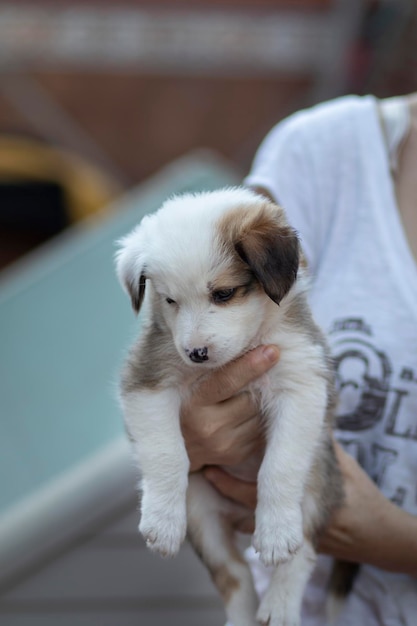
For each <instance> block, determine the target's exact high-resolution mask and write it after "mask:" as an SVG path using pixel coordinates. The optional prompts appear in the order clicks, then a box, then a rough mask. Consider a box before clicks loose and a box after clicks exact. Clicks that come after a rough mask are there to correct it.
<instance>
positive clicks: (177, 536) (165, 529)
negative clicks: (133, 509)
mask: <svg viewBox="0 0 417 626" xmlns="http://www.w3.org/2000/svg"><path fill="white" fill-rule="evenodd" d="M186 530H187V520H186V512H185V506H184V507H181V508H180V507H178V506H177V507H172V508H171V509H170V510H169V509H168V510H167V508H164V509H163V510H156V509H153V510H152V511H150V510H142V516H141V520H140V524H139V531H140V533H141V534H142V536H143V538H144V540H145V542H146V545H147V547H148V548H150V550H152V551H153V552H158V553H159V554H160V555H161V556H163V557H165V558H170V557H173V556H175V555H176V554H177V553H178V551H179V549H180V547H181V544H182V542H183V541H184V539H185V534H186Z"/></svg>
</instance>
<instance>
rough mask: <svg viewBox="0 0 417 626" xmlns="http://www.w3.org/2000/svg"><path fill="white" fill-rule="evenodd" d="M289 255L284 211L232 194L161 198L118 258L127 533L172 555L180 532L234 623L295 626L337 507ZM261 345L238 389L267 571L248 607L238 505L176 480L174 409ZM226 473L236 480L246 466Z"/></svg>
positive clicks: (298, 281) (318, 388)
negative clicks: (129, 449) (245, 410)
mask: <svg viewBox="0 0 417 626" xmlns="http://www.w3.org/2000/svg"><path fill="white" fill-rule="evenodd" d="M299 259H300V253H299V242H298V239H297V236H296V233H295V232H294V231H293V229H292V228H290V227H289V225H288V223H287V221H286V218H285V215H284V212H283V210H282V209H281V208H280V207H278V206H277V205H275V204H273V203H271V202H269V201H268V200H266V199H265V198H263V197H261V196H259V195H256V194H255V193H253V192H251V191H249V190H246V189H241V188H233V189H225V190H220V191H216V192H210V193H201V194H195V195H194V194H188V195H184V196H178V197H174V198H172V199H170V200H168V201H167V202H166V203H165V204H164V205H163V206H162V208H161V209H160V210H159V211H158V212H157V213H155V214H154V215H151V216H149V217H146V218H144V219H143V221H142V222H141V224H140V225H139V226H138V227H137V228H136V229H135V230H134V231H133V232H132V233H131V234H130V235H128V236H127V237H125V238H124V239H123V240H122V241H121V248H120V250H119V252H118V254H117V270H118V275H119V278H120V280H121V282H122V283H123V285H124V287H125V288H126V290H127V292H128V293H129V295H130V297H131V299H132V303H133V307H134V309H135V310H136V311H139V309H140V308H141V306H142V305H143V313H144V318H143V324H142V328H141V334H140V337H139V339H138V340H137V342H136V343H135V344H134V346H133V348H132V349H131V351H130V354H129V356H128V359H127V362H126V365H125V368H124V372H123V375H122V383H121V399H122V406H123V411H124V416H125V422H126V426H127V430H128V432H129V435H130V437H131V439H132V441H133V447H134V451H135V454H136V458H137V462H138V465H139V467H140V471H141V492H142V499H141V521H140V525H139V529H140V532H141V533H142V534H143V536H144V538H145V540H146V543H147V545H148V546H149V547H150V548H151V549H152V550H155V551H157V552H160V553H161V554H162V555H164V556H172V555H174V554H176V553H177V552H178V550H179V548H180V545H181V542H182V541H183V539H184V537H185V534H186V530H187V525H188V532H189V536H190V539H191V542H192V543H193V545H194V547H195V549H196V551H197V552H198V554H199V555H200V556H201V558H202V560H203V562H204V563H205V564H206V566H207V567H208V569H209V570H210V572H211V575H212V578H213V580H214V582H215V584H216V585H217V587H218V589H219V592H220V593H221V595H222V597H223V599H224V602H225V606H226V612H227V616H228V619H229V620H230V622H231V623H232V624H233V626H254V625H255V624H256V622H257V620H258V621H259V622H261V623H262V624H269V625H270V626H284V625H285V626H290V625H291V626H295V625H296V624H298V623H299V613H300V604H301V599H302V594H303V590H304V587H305V584H306V582H307V579H308V578H309V575H310V573H311V570H312V568H313V565H314V561H315V549H314V544H315V540H316V536H317V532H318V531H319V530H320V529H321V528H322V527H323V525H324V524H325V523H326V521H327V520H328V517H329V514H330V512H331V511H332V510H333V508H334V507H335V506H337V505H338V504H339V503H340V500H341V493H342V490H341V482H340V475H339V470H338V467H337V464H336V461H335V457H334V453H333V447H332V445H331V414H332V403H333V388H332V375H331V367H330V365H329V360H328V356H327V350H326V345H325V342H324V340H323V337H322V335H321V333H320V331H319V330H318V328H317V326H316V325H315V324H314V322H313V320H312V317H311V314H310V310H309V308H308V305H307V301H306V289H307V279H306V277H305V270H304V269H303V266H302V265H303V264H300V260H299ZM145 286H146V289H145ZM263 343H268V344H269V343H272V344H277V345H278V346H279V347H280V350H281V356H280V360H279V362H278V364H277V365H275V366H274V368H273V369H272V370H271V371H270V372H269V373H268V375H267V376H265V377H263V378H262V379H261V380H258V381H256V382H254V383H252V384H251V385H250V390H251V391H252V392H253V393H254V395H255V397H256V398H258V399H259V410H260V412H261V414H262V415H263V418H264V425H265V433H266V442H267V443H266V450H265V454H264V457H263V460H262V464H261V466H260V469H259V472H258V473H257V481H258V505H257V508H256V516H255V534H254V537H253V545H254V547H255V549H256V550H257V551H258V552H259V556H260V559H261V560H262V562H263V563H264V564H266V565H274V566H276V569H275V570H274V574H273V576H272V582H271V585H270V588H269V590H268V591H267V593H266V595H265V596H264V597H263V599H262V602H261V604H260V606H259V607H258V600H257V597H256V594H255V591H254V587H253V582H252V579H251V575H250V571H249V569H248V567H247V565H246V564H245V562H244V560H243V559H242V557H241V556H240V553H239V552H238V550H237V549H236V546H235V543H234V533H233V523H234V522H236V519H237V518H238V517H239V515H242V510H240V509H239V508H238V507H235V506H234V505H232V504H231V503H230V502H229V501H226V500H225V499H223V498H222V497H221V496H220V495H219V494H218V493H216V492H215V490H214V489H213V488H212V487H211V486H210V485H209V484H208V483H207V482H206V481H205V479H204V478H203V477H202V475H201V474H196V475H192V476H190V477H189V476H188V469H189V461H188V457H187V452H186V449H185V446H184V441H183V437H182V434H181V428H180V407H181V405H182V403H183V402H184V401H186V400H187V397H189V394H190V392H191V390H192V388H193V385H195V384H196V383H197V382H199V381H200V380H201V378H202V377H204V376H206V375H207V374H208V372H210V371H211V370H213V369H217V368H221V367H222V366H224V365H225V364H226V363H228V362H229V361H232V360H233V359H236V358H237V357H239V356H240V355H242V354H243V353H245V352H246V351H248V350H251V349H252V348H254V347H255V346H258V345H260V344H263ZM249 465H250V464H248V468H249ZM252 465H253V464H252ZM234 469H235V470H236V471H237V472H239V475H242V473H243V474H244V475H245V467H239V468H234ZM246 475H247V476H248V478H249V477H250V476H249V474H246Z"/></svg>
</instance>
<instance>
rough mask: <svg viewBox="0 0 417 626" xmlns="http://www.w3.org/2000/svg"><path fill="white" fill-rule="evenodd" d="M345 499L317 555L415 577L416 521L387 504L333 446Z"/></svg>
mask: <svg viewBox="0 0 417 626" xmlns="http://www.w3.org/2000/svg"><path fill="white" fill-rule="evenodd" d="M335 451H336V456H337V460H338V462H339V466H340V469H341V472H342V476H343V481H344V489H345V499H344V502H343V503H342V505H341V507H340V508H338V509H337V510H336V511H335V512H334V513H333V515H332V517H331V519H330V522H329V525H328V526H327V528H326V529H325V531H324V532H323V534H322V536H321V537H320V541H319V551H320V552H323V553H326V554H330V555H332V556H334V557H336V558H338V559H341V560H346V561H353V562H355V563H368V564H371V565H374V566H376V567H379V568H381V569H385V570H389V571H393V572H402V573H408V574H411V575H413V576H417V518H416V517H414V516H412V515H410V514H409V513H407V512H406V511H404V510H403V509H401V508H400V507H398V506H396V505H395V504H394V503H393V502H391V501H390V500H388V499H387V498H386V497H385V496H384V495H383V494H382V492H381V491H380V490H379V489H378V487H377V485H376V484H375V483H374V482H373V481H372V480H371V479H370V478H369V476H368V475H367V474H366V472H364V470H363V469H362V468H361V467H360V465H359V464H358V463H357V462H356V460H355V459H354V458H353V457H351V456H350V455H349V454H347V453H346V452H345V451H344V450H343V448H342V447H341V446H340V444H338V443H337V442H335Z"/></svg>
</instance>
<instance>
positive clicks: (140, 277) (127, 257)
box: [116, 226, 146, 313]
mask: <svg viewBox="0 0 417 626" xmlns="http://www.w3.org/2000/svg"><path fill="white" fill-rule="evenodd" d="M141 235H142V233H141V228H140V226H139V227H138V228H137V229H135V230H134V231H133V232H132V233H130V234H129V235H127V236H126V237H123V239H121V240H120V241H119V242H118V244H119V245H120V249H119V250H118V251H117V253H116V272H117V276H118V278H119V281H120V283H121V285H122V287H123V288H124V290H125V291H126V292H127V294H128V295H129V296H130V299H131V302H132V307H133V310H134V311H135V313H139V310H140V307H141V306H142V302H143V298H144V295H145V283H146V271H145V270H146V267H145V260H144V256H143V248H142V239H143V238H142V236H141Z"/></svg>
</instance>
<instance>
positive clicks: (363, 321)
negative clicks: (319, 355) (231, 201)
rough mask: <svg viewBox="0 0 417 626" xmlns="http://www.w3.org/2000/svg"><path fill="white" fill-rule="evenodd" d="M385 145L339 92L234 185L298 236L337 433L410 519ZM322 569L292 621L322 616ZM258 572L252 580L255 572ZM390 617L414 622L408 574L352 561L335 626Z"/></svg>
mask: <svg viewBox="0 0 417 626" xmlns="http://www.w3.org/2000/svg"><path fill="white" fill-rule="evenodd" d="M388 109H389V107H388ZM388 113H389V111H388ZM388 118H389V115H388V117H387V119H388ZM388 122H389V119H388ZM389 126H390V124H388V127H389ZM394 139H395V138H394ZM388 143H389V142H388ZM397 144H398V137H397V139H395V141H394V147H396V145H397ZM388 152H389V151H388V149H387V142H386V139H385V137H384V133H383V132H382V128H381V123H380V118H379V114H378V104H377V100H376V99H375V98H373V97H371V96H367V97H356V96H349V97H344V98H340V99H338V100H334V101H332V102H329V103H325V104H321V105H318V106H316V107H314V108H312V109H309V110H306V111H301V112H299V113H297V114H295V115H293V116H291V117H290V118H288V119H287V120H285V121H284V122H281V123H280V124H278V125H277V126H276V127H275V128H273V129H272V131H271V132H270V133H269V134H268V136H267V137H266V139H265V141H264V142H263V144H262V145H261V147H260V149H259V151H258V153H257V155H256V157H255V161H254V164H253V169H252V171H251V173H250V175H249V176H248V177H247V178H246V180H245V184H246V185H251V186H258V187H259V186H260V187H264V188H265V189H266V190H268V191H269V192H270V193H271V194H272V195H273V196H274V197H275V198H276V199H277V200H278V201H279V202H280V204H282V206H283V207H284V208H285V209H286V212H287V215H288V219H289V221H290V223H291V224H292V226H294V227H295V228H296V229H297V231H298V232H299V234H300V238H301V242H302V246H303V249H304V252H305V254H306V257H307V260H308V262H309V266H310V271H311V274H312V290H311V306H312V309H313V313H314V316H315V319H316V321H317V322H318V323H319V325H320V326H321V327H322V328H323V330H324V331H325V333H326V335H327V337H328V339H329V342H330V346H331V350H332V353H333V357H334V360H335V365H336V372H337V381H338V386H339V394H340V403H339V408H338V413H337V430H336V434H337V437H338V439H339V441H340V442H341V443H342V444H343V445H344V447H345V449H346V450H347V451H348V452H350V453H351V454H352V455H353V456H355V458H356V459H357V460H358V461H359V463H360V464H361V465H362V467H364V469H365V470H366V471H367V472H368V474H369V475H370V476H371V477H372V478H373V479H374V480H375V481H376V483H377V484H378V487H379V488H380V489H381V491H382V492H383V493H384V494H385V496H386V497H387V498H389V499H391V500H393V501H394V502H395V503H396V504H398V505H399V506H401V507H403V508H404V509H405V510H407V511H408V512H410V513H411V514H414V515H417V264H416V261H415V259H414V257H413V256H412V253H411V251H410V248H409V245H408V242H407V239H406V235H405V232H404V229H403V226H402V222H401V219H400V215H399V212H398V209H397V205H396V198H395V189H394V185H393V181H392V176H391V171H390V170H391V164H392V163H393V159H392V158H391V157H390V155H389V153H388ZM391 156H392V155H391ZM416 201H417V200H416ZM416 210H417V205H416ZM329 565H330V560H329V558H327V557H320V559H319V563H318V567H317V570H316V572H315V574H314V575H313V579H312V581H311V584H310V586H309V588H308V590H307V592H306V599H305V604H304V618H303V626H313V625H314V626H319V625H320V626H324V624H325V621H323V620H324V614H323V588H324V581H325V579H326V576H327V573H328V570H329ZM258 569H259V568H258ZM257 578H258V584H259V586H260V587H262V584H263V578H264V577H262V574H261V572H260V569H259V571H258V575H257ZM399 624H406V625H407V626H415V625H416V624H417V580H416V579H413V578H411V577H409V576H405V575H400V574H392V573H388V572H384V571H382V570H378V569H376V568H374V567H371V566H363V567H362V568H361V570H360V574H359V576H358V577H357V579H356V582H355V586H354V590H353V592H352V594H351V595H350V597H349V600H348V603H347V605H346V609H345V611H344V612H343V613H342V614H341V616H340V618H339V621H338V622H337V625H338V626H347V625H349V626H362V625H363V626H365V625H366V626H377V625H378V626H380V625H384V626H388V625H389V626H394V625H395V626H398V625H399Z"/></svg>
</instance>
